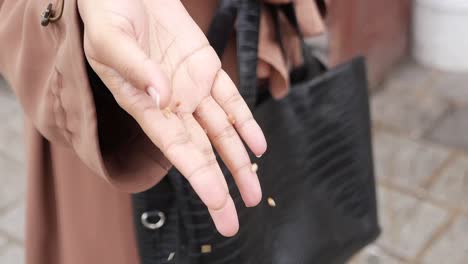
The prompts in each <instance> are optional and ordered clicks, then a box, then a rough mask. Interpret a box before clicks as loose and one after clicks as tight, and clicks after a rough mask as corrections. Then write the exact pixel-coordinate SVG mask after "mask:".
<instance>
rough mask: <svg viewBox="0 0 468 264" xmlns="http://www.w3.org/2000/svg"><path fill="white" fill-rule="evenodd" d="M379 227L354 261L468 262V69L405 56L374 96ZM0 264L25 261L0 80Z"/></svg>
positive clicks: (16, 122)
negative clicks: (435, 66) (438, 67)
mask: <svg viewBox="0 0 468 264" xmlns="http://www.w3.org/2000/svg"><path fill="white" fill-rule="evenodd" d="M372 114H373V121H374V122H373V124H374V125H373V129H374V155H375V159H376V172H377V180H378V198H379V207H380V208H379V209H380V210H379V215H380V219H381V223H382V227H383V233H382V235H381V237H380V238H379V239H378V241H377V242H376V243H375V244H373V245H371V246H369V247H367V248H366V249H364V250H363V252H361V253H360V254H359V255H358V256H356V257H355V258H354V260H353V261H352V263H353V264H380V263H385V264H393V263H418V264H433V263H434V264H440V263H450V264H459V263H460V264H463V263H468V243H466V234H467V233H468V203H467V202H465V201H468V155H467V153H468V136H464V135H466V134H467V131H468V74H466V75H462V74H448V73H442V72H438V71H435V70H431V69H427V68H424V67H421V66H419V65H417V64H416V63H414V62H412V61H410V60H408V61H405V62H403V63H402V64H401V65H400V66H399V67H397V68H396V70H395V71H394V72H393V73H391V74H390V75H389V76H388V79H387V80H386V81H385V82H384V83H383V84H382V85H381V87H380V89H378V90H377V91H376V92H375V93H374V95H373V96H372ZM0 120H1V122H0V263H2V264H3V263H5V264H7V263H8V264H10V263H12V264H16V263H22V262H23V253H24V249H23V245H24V220H23V218H24V208H25V205H24V197H23V196H24V193H25V192H24V188H25V180H24V171H25V169H24V151H23V139H22V121H21V120H22V115H21V111H20V108H19V106H18V105H17V103H16V102H15V99H14V97H13V96H12V95H11V93H9V92H8V91H7V89H6V84H4V83H1V81H0Z"/></svg>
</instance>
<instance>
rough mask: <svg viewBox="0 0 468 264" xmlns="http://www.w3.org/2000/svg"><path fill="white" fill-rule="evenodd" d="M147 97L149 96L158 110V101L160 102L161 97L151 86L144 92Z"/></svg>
mask: <svg viewBox="0 0 468 264" xmlns="http://www.w3.org/2000/svg"><path fill="white" fill-rule="evenodd" d="M146 92H147V93H148V95H149V96H151V99H153V101H154V103H155V104H156V107H157V108H158V109H159V108H160V101H161V96H160V95H159V92H158V90H156V88H154V87H153V86H150V87H148V89H147V90H146Z"/></svg>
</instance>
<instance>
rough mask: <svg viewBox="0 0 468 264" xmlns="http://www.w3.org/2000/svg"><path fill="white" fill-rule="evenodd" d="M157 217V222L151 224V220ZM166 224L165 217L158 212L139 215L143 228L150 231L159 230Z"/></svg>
mask: <svg viewBox="0 0 468 264" xmlns="http://www.w3.org/2000/svg"><path fill="white" fill-rule="evenodd" d="M155 217H158V218H159V220H158V221H157V222H151V221H150V219H151V218H155ZM165 222H166V215H165V214H164V213H163V212H161V211H158V210H155V211H151V212H144V213H143V214H141V223H142V224H143V226H144V227H146V228H148V229H151V230H156V229H159V228H161V227H162V226H163V225H164V223H165Z"/></svg>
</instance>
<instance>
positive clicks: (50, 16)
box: [41, 0, 65, 27]
mask: <svg viewBox="0 0 468 264" xmlns="http://www.w3.org/2000/svg"><path fill="white" fill-rule="evenodd" d="M60 2H61V5H60V9H59V10H58V12H55V11H54V9H53V5H52V3H49V4H48V5H47V8H46V9H45V10H44V11H43V12H42V14H41V25H42V26H43V27H46V26H48V25H49V23H50V22H55V21H57V20H59V19H60V18H61V17H62V14H63V9H64V7H65V0H61V1H60Z"/></svg>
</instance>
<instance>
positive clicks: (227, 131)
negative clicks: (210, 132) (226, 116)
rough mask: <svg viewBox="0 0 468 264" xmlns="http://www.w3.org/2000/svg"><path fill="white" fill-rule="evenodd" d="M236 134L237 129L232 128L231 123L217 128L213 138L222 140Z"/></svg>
mask: <svg viewBox="0 0 468 264" xmlns="http://www.w3.org/2000/svg"><path fill="white" fill-rule="evenodd" d="M235 136H237V131H236V130H235V129H234V127H233V126H232V125H230V124H229V125H227V126H225V127H223V128H222V129H221V130H219V131H218V132H217V133H215V134H214V136H213V139H214V140H222V139H229V138H234V137H235Z"/></svg>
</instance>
